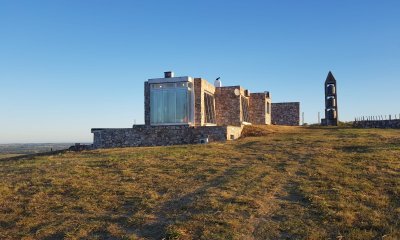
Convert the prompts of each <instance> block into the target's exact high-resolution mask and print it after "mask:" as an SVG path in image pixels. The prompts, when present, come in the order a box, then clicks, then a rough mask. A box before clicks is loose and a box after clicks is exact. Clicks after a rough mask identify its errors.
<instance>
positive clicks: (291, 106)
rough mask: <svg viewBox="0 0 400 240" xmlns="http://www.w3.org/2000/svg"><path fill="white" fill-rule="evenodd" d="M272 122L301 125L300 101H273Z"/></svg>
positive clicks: (275, 123)
mask: <svg viewBox="0 0 400 240" xmlns="http://www.w3.org/2000/svg"><path fill="white" fill-rule="evenodd" d="M271 122H272V124H274V125H286V126H298V125H300V103H299V102H286V103H272V108H271Z"/></svg>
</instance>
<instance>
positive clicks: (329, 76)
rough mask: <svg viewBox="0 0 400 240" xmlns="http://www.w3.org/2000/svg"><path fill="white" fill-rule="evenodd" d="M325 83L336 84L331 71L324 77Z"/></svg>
mask: <svg viewBox="0 0 400 240" xmlns="http://www.w3.org/2000/svg"><path fill="white" fill-rule="evenodd" d="M325 83H336V79H335V77H334V76H333V74H332V72H331V71H329V73H328V76H327V77H326V80H325Z"/></svg>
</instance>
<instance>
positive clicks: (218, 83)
mask: <svg viewBox="0 0 400 240" xmlns="http://www.w3.org/2000/svg"><path fill="white" fill-rule="evenodd" d="M219 79H220V77H217V79H215V82H214V86H215V87H222V82H221V81H220V80H219Z"/></svg>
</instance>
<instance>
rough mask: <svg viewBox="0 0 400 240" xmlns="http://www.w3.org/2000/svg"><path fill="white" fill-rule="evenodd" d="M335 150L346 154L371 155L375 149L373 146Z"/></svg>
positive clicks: (344, 147)
mask: <svg viewBox="0 0 400 240" xmlns="http://www.w3.org/2000/svg"><path fill="white" fill-rule="evenodd" d="M334 149H335V150H339V151H342V152H345V153H371V152H374V149H373V148H372V147H371V146H359V145H351V146H343V147H336V148H334Z"/></svg>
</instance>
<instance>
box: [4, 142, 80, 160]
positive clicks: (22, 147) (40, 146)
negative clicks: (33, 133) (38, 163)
mask: <svg viewBox="0 0 400 240" xmlns="http://www.w3.org/2000/svg"><path fill="white" fill-rule="evenodd" d="M72 145H73V143H14V144H0V159H3V158H9V157H15V156H20V155H26V154H33V153H42V152H50V151H51V150H53V151H57V150H62V149H67V148H69V147H70V146H72Z"/></svg>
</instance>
